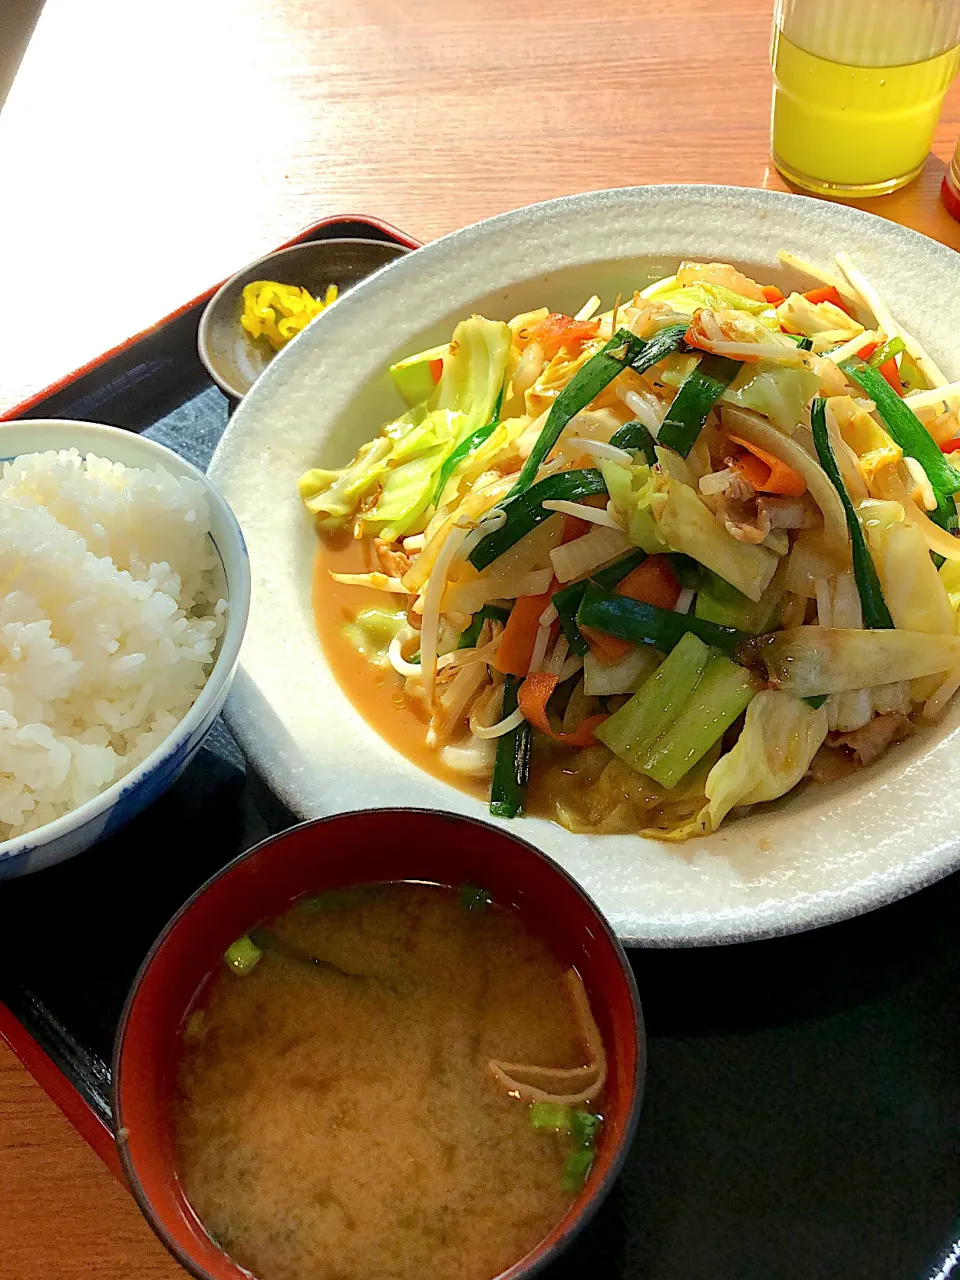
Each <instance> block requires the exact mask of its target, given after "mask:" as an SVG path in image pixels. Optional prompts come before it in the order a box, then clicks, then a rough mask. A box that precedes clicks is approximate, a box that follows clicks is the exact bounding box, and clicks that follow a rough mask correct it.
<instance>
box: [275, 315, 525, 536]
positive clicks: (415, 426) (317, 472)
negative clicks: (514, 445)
mask: <svg viewBox="0 0 960 1280" xmlns="http://www.w3.org/2000/svg"><path fill="white" fill-rule="evenodd" d="M511 346H512V336H511V333H510V328H509V326H508V325H506V324H503V323H501V322H500V321H494V320H487V319H485V318H484V317H483V316H471V317H470V318H469V319H468V320H463V321H461V322H460V324H458V325H457V327H456V329H455V330H454V334H453V340H452V341H451V343H450V347H449V349H448V350H447V351H446V353H445V354H444V357H443V374H442V376H441V378H440V381H439V382H438V383H437V385H436V387H435V388H434V391H433V394H432V395H431V396H430V397H429V399H427V400H426V401H425V402H424V403H423V404H421V405H417V406H416V407H415V408H413V409H410V410H409V411H408V412H407V413H405V414H403V415H402V416H401V417H399V418H397V419H396V420H395V421H394V422H390V423H388V424H387V425H386V426H385V427H384V428H383V430H382V432H381V434H380V436H379V438H378V439H376V440H374V441H370V442H368V443H367V444H365V445H363V446H362V447H361V448H360V449H359V450H358V452H357V454H356V456H355V457H354V459H353V460H352V461H351V462H350V463H348V465H347V466H346V467H342V468H340V469H338V470H326V469H324V468H321V467H314V468H313V469H312V470H310V471H308V472H306V473H305V474H304V475H303V476H302V477H301V479H300V485H299V487H300V496H301V498H302V500H303V502H304V505H305V506H306V508H307V510H308V511H309V512H310V513H311V514H312V515H315V516H317V517H318V518H319V523H320V524H321V527H324V528H327V529H335V528H338V527H340V526H342V525H343V524H345V523H346V522H347V520H348V519H350V518H351V517H352V516H353V515H354V514H355V513H356V511H357V508H358V506H359V504H360V502H361V501H362V500H363V499H365V498H367V497H368V496H369V495H370V494H371V493H373V492H374V490H376V489H377V488H378V487H379V488H380V494H379V496H378V498H377V501H376V503H375V504H373V505H372V506H371V507H370V508H369V509H368V510H367V511H365V512H364V513H363V514H362V516H361V521H362V524H363V532H365V533H376V534H380V535H381V536H382V537H384V538H387V539H388V540H390V541H393V540H394V539H396V538H398V537H400V536H401V535H402V534H404V533H406V532H408V531H409V530H410V529H411V528H412V527H413V526H414V525H415V524H416V523H417V522H418V521H420V520H421V518H422V517H423V516H424V514H425V512H426V511H427V509H428V508H429V506H430V504H431V501H432V496H433V485H434V482H435V480H436V476H437V474H438V472H439V470H440V468H441V467H442V466H443V463H444V460H445V459H446V458H447V457H448V456H449V455H450V453H452V452H453V450H454V449H455V448H456V447H457V445H458V444H460V442H461V441H463V440H465V439H466V438H467V437H468V436H469V435H472V433H473V432H474V431H476V430H477V428H478V427H480V426H483V425H484V424H485V423H487V422H489V421H490V418H491V416H492V414H493V411H494V406H495V405H496V402H497V398H498V396H499V395H500V391H501V388H502V386H503V380H504V377H505V374H506V368H507V362H508V360H509V358H510V351H511Z"/></svg>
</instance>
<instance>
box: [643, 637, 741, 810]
mask: <svg viewBox="0 0 960 1280" xmlns="http://www.w3.org/2000/svg"><path fill="white" fill-rule="evenodd" d="M755 692H756V689H755V688H754V685H753V682H752V681H751V679H750V676H749V674H748V673H747V672H746V671H745V670H744V668H743V667H738V666H737V664H736V663H735V662H731V661H730V659H729V658H725V657H723V655H722V654H719V653H718V654H716V655H715V656H714V657H712V658H711V659H710V662H709V663H708V664H707V667H706V669H705V670H704V672H703V675H702V676H701V678H700V680H699V682H698V684H697V686H696V688H695V689H694V690H693V691H692V693H691V694H690V695H689V696H688V698H687V700H686V702H685V703H684V705H683V706H682V707H681V708H680V711H679V714H678V715H677V716H676V717H675V719H674V720H673V723H672V724H670V725H669V726H668V728H667V729H666V731H665V732H664V733H663V734H662V735H661V736H660V737H659V738H658V739H657V740H656V742H654V743H653V745H652V747H651V748H650V749H649V750H648V753H647V756H646V759H645V760H644V761H643V763H642V764H641V766H640V770H639V771H640V772H641V773H645V774H646V775H647V777H648V778H653V780H654V782H659V783H660V785H661V786H662V787H666V788H667V789H668V790H669V789H671V788H673V787H675V786H676V785H677V783H678V782H679V781H680V779H681V778H682V777H683V776H684V774H686V773H687V771H688V770H689V769H692V768H693V766H694V765H695V764H696V763H697V761H698V760H700V759H701V758H702V757H703V756H704V755H706V753H707V752H708V751H709V750H710V748H711V747H712V746H713V744H714V743H715V742H716V741H717V739H718V738H720V737H722V735H723V734H724V733H726V731H727V730H728V729H729V728H730V726H731V725H732V724H733V722H734V720H736V718H737V716H738V715H740V713H741V712H743V711H745V710H746V708H747V704H748V703H749V702H750V699H751V698H752V697H753V695H754V693H755Z"/></svg>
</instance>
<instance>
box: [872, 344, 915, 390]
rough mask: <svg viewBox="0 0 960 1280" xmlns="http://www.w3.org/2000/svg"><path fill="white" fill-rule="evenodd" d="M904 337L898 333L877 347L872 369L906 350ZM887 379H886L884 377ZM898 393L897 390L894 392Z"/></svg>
mask: <svg viewBox="0 0 960 1280" xmlns="http://www.w3.org/2000/svg"><path fill="white" fill-rule="evenodd" d="M906 349H907V348H906V346H905V344H904V341H903V339H902V338H901V337H900V336H899V335H898V336H897V337H895V338H891V339H890V340H889V341H888V342H885V343H884V344H883V346H882V347H877V349H876V351H875V352H874V353H873V355H872V356H871V357H870V360H869V362H868V363H869V365H870V368H871V369H879V368H880V366H881V365H882V364H886V363H887V361H888V360H892V359H893V357H894V356H898V355H899V354H900V352H901V351H906ZM884 381H886V379H884ZM894 395H896V392H894Z"/></svg>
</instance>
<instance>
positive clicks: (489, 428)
mask: <svg viewBox="0 0 960 1280" xmlns="http://www.w3.org/2000/svg"><path fill="white" fill-rule="evenodd" d="M502 408H503V387H501V388H500V394H499V395H498V396H497V402H496V404H495V405H494V406H493V416H492V417H491V419H490V421H489V422H488V423H486V425H485V426H482V427H477V429H476V431H474V432H473V433H472V434H471V435H469V436H467V438H466V440H461V441H460V443H459V444H458V445H457V447H456V448H455V449H454V451H453V453H451V454H450V457H449V458H447V459H446V461H445V462H444V464H443V466H442V467H441V468H440V474H439V476H437V487H436V488H435V489H434V491H433V501H434V505H436V503H438V502H439V501H440V495H441V493H443V491H444V489H445V488H446V484H447V481H448V480H449V479H450V477H451V476H452V475H453V473H454V471H456V469H457V467H458V465H459V464H460V463H461V462H462V461H463V459H464V458H466V457H467V455H468V454H471V453H473V451H474V449H478V448H479V447H480V445H482V444H483V442H484V440H487V439H489V437H490V436H492V435H493V433H494V431H496V429H497V427H499V425H500V410H501V409H502Z"/></svg>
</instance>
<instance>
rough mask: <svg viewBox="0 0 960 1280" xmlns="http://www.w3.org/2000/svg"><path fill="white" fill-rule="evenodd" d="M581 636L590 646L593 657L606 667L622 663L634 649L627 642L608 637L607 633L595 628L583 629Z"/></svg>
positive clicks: (581, 629)
mask: <svg viewBox="0 0 960 1280" xmlns="http://www.w3.org/2000/svg"><path fill="white" fill-rule="evenodd" d="M580 634H581V635H582V636H583V638H584V640H586V642H587V644H588V645H589V646H590V652H591V653H592V654H593V656H594V657H595V658H596V659H597V661H598V662H601V663H602V664H603V665H604V666H605V667H612V666H613V665H614V663H615V662H620V661H621V660H622V659H623V658H625V657H626V656H627V654H628V653H629V652H630V650H631V649H632V648H633V645H632V644H627V642H626V640H618V639H617V637H616V636H608V635H607V633H606V632H605V631H596V630H594V628H593V627H581V628H580Z"/></svg>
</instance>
